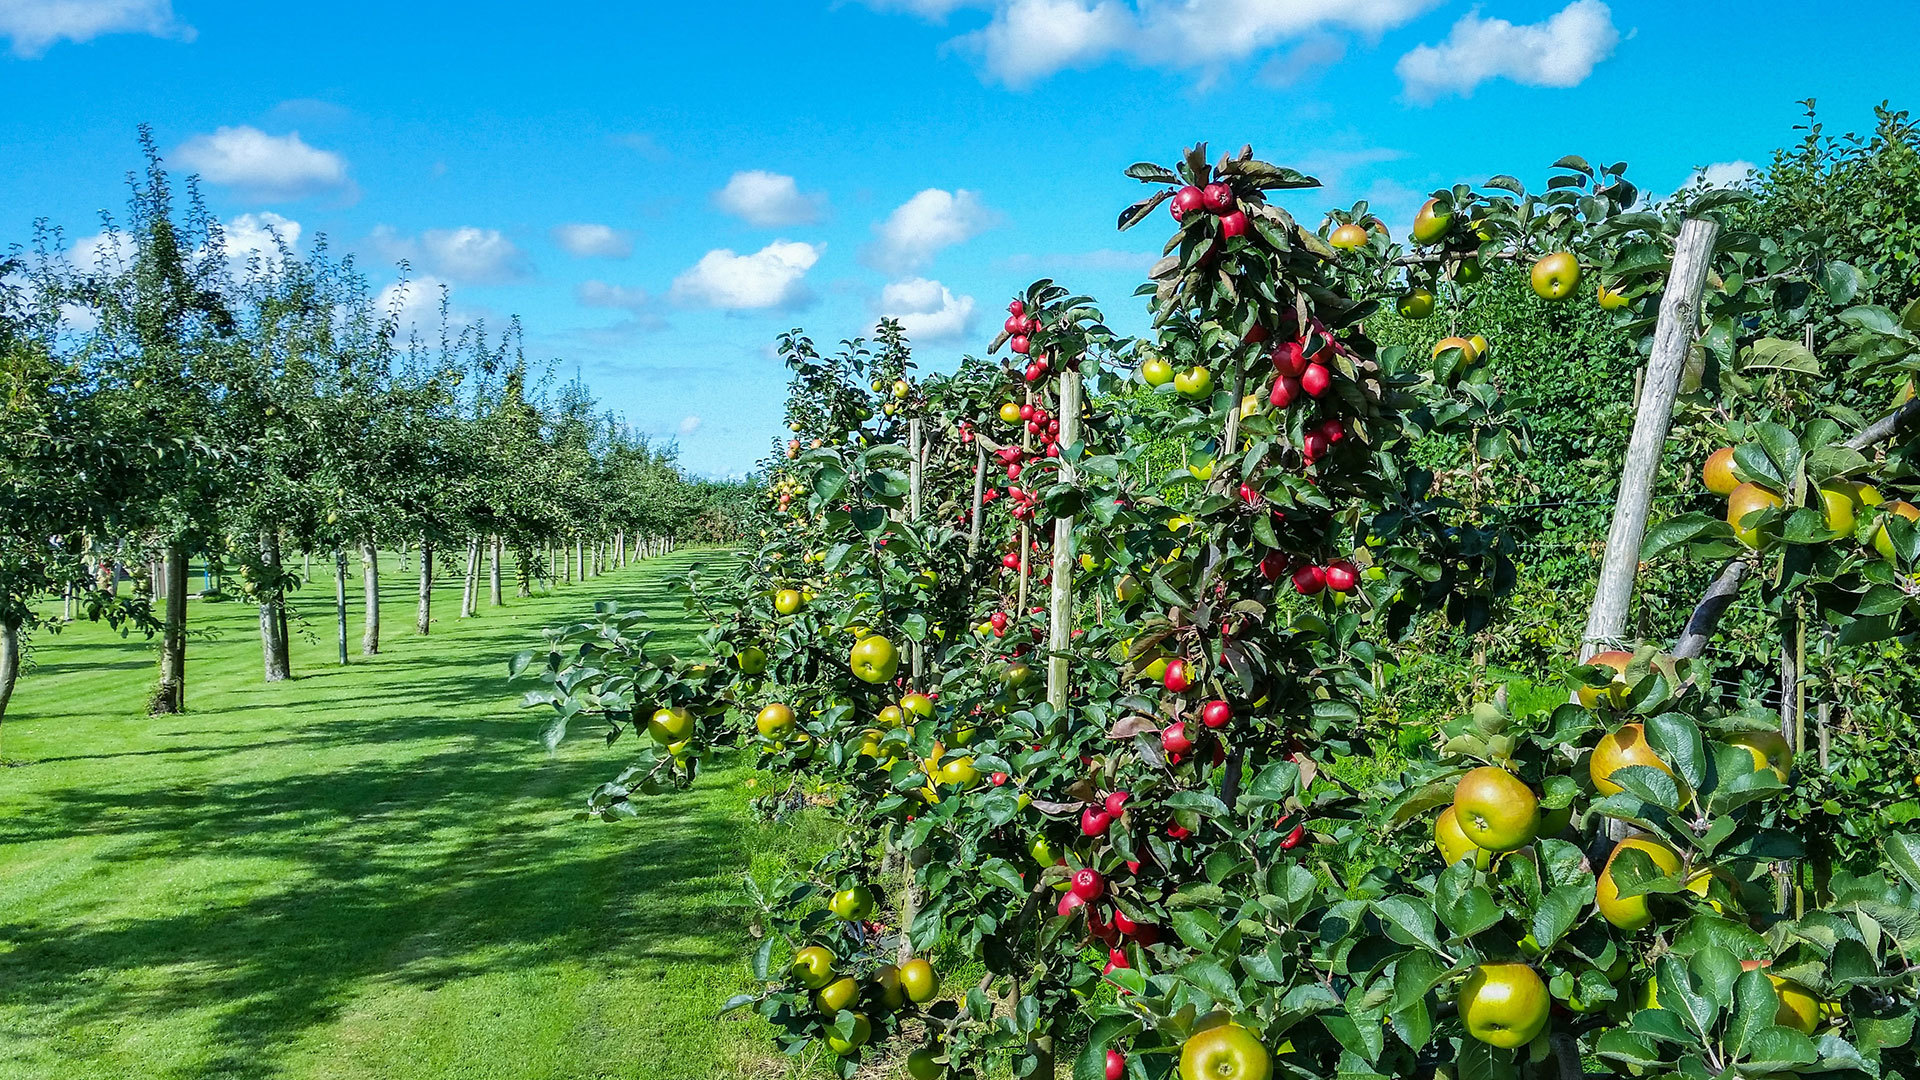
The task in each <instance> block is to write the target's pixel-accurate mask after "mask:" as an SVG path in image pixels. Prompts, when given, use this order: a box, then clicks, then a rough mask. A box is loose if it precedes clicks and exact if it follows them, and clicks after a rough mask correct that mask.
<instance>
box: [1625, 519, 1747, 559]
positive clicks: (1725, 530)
mask: <svg viewBox="0 0 1920 1080" xmlns="http://www.w3.org/2000/svg"><path fill="white" fill-rule="evenodd" d="M1732 536H1733V529H1732V527H1731V526H1729V525H1728V524H1727V523H1726V522H1725V521H1724V520H1722V519H1720V518H1717V517H1714V516H1712V515H1710V514H1703V513H1699V512H1697V511H1696V512H1693V513H1687V514H1680V515H1678V516H1675V517H1670V518H1668V519H1666V520H1665V521H1662V522H1661V523H1660V524H1658V525H1655V526H1653V527H1652V528H1650V529H1648V530H1647V538H1646V541H1645V542H1644V543H1642V544H1641V545H1640V558H1641V559H1642V560H1643V561H1644V560H1650V559H1654V558H1657V557H1659V556H1660V555H1662V554H1663V553H1665V552H1667V551H1668V550H1670V549H1672V548H1675V547H1678V546H1679V545H1681V544H1685V543H1687V542H1689V541H1692V540H1696V539H1707V540H1724V539H1729V538H1731V537H1732Z"/></svg>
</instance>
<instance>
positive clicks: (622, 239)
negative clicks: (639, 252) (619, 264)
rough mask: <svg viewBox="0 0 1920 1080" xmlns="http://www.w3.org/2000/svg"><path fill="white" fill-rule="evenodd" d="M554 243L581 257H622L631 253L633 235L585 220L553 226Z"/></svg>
mask: <svg viewBox="0 0 1920 1080" xmlns="http://www.w3.org/2000/svg"><path fill="white" fill-rule="evenodd" d="M553 240H554V243H557V244H559V245H560V246H561V247H563V248H566V249H567V251H568V252H569V253H571V254H574V255H578V256H581V257H582V258H586V257H590V256H599V257H601V258H607V259H624V258H626V257H627V256H629V255H631V254H633V237H632V236H631V235H629V234H627V233H625V232H622V231H621V230H619V229H616V228H614V227H613V226H611V225H593V224H588V223H585V222H581V223H577V224H571V225H556V226H554V227H553Z"/></svg>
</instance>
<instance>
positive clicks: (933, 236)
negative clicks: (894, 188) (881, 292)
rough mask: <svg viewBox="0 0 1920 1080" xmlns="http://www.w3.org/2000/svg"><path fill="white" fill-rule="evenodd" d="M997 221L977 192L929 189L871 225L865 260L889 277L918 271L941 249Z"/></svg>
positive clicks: (961, 240) (963, 240) (962, 240)
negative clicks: (884, 218) (873, 235)
mask: <svg viewBox="0 0 1920 1080" xmlns="http://www.w3.org/2000/svg"><path fill="white" fill-rule="evenodd" d="M996 220H997V215H995V214H994V212H993V211H992V210H991V209H989V208H988V207H987V204H986V203H984V202H982V201H981V199H980V194H979V192H975V191H966V190H959V191H942V190H940V189H939V188H928V189H927V190H925V191H922V192H921V193H920V194H918V195H915V196H914V197H913V198H911V199H908V200H907V201H906V202H904V203H902V204H900V206H899V207H897V208H896V209H895V210H894V211H893V213H891V214H889V215H887V219H886V220H885V221H883V222H881V223H880V224H878V225H876V226H874V230H873V231H874V234H875V239H874V242H873V245H872V246H871V247H869V248H868V249H867V260H868V261H869V262H871V263H873V264H874V265H875V266H877V267H879V268H880V269H882V270H885V271H886V272H888V273H890V274H904V273H908V272H910V271H914V270H918V269H920V268H922V267H924V266H926V265H927V264H928V263H930V262H932V261H933V257H934V255H935V254H936V253H938V252H939V251H940V250H941V249H942V248H949V247H952V246H953V245H955V244H959V243H964V242H966V241H968V240H971V239H973V238H974V237H975V236H978V235H980V233H981V232H983V231H984V230H986V229H988V228H990V227H991V226H992V225H993V224H994V222H995V221H996Z"/></svg>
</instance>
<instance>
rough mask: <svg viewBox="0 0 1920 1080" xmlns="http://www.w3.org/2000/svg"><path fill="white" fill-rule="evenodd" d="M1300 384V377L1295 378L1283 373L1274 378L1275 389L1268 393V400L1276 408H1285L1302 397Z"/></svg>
mask: <svg viewBox="0 0 1920 1080" xmlns="http://www.w3.org/2000/svg"><path fill="white" fill-rule="evenodd" d="M1300 386H1301V383H1300V380H1299V379H1296V378H1293V377H1292V376H1290V375H1282V376H1281V377H1279V378H1278V379H1275V380H1273V391H1272V392H1271V393H1269V394H1268V395H1267V400H1268V401H1269V402H1271V403H1272V404H1273V406H1274V407H1275V408H1279V409H1284V408H1286V407H1287V406H1289V405H1291V404H1293V403H1294V401H1295V400H1296V399H1298V398H1299V397H1300Z"/></svg>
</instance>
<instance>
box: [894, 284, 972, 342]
mask: <svg viewBox="0 0 1920 1080" xmlns="http://www.w3.org/2000/svg"><path fill="white" fill-rule="evenodd" d="M880 314H881V316H882V317H883V318H892V319H898V320H900V326H901V328H902V329H904V330H906V332H907V336H908V337H909V338H912V339H913V340H915V341H942V340H946V339H949V338H957V337H962V336H964V335H965V334H966V333H967V332H968V331H969V330H971V329H972V328H973V297H971V296H955V295H953V290H952V289H949V288H947V287H946V286H945V285H942V284H940V283H939V282H937V281H929V280H927V279H926V278H907V279H906V280H904V281H895V282H892V283H890V284H888V285H887V286H886V287H885V288H883V289H881V290H880Z"/></svg>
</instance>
